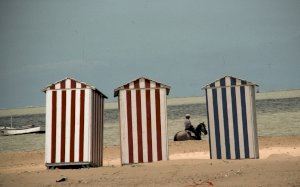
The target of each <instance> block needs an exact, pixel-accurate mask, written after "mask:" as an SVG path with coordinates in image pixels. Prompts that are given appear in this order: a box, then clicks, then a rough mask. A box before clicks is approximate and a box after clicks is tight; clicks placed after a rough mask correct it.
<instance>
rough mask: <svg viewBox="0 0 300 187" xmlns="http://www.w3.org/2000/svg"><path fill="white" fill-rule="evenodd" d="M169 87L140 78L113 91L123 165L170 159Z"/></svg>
mask: <svg viewBox="0 0 300 187" xmlns="http://www.w3.org/2000/svg"><path fill="white" fill-rule="evenodd" d="M169 91H170V86H167V85H165V84H162V83H159V82H156V81H153V80H151V79H148V78H145V77H141V78H138V79H136V80H134V81H132V82H129V83H127V84H125V85H123V86H120V87H118V88H117V89H115V90H114V96H115V97H118V103H119V122H120V129H121V159H122V164H131V163H145V162H155V161H160V160H168V133H167V98H166V97H167V95H168V94H169Z"/></svg>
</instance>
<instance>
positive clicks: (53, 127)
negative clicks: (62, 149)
mask: <svg viewBox="0 0 300 187" xmlns="http://www.w3.org/2000/svg"><path fill="white" fill-rule="evenodd" d="M51 130H52V131H51V163H55V155H56V153H55V150H56V91H53V92H52V125H51Z"/></svg>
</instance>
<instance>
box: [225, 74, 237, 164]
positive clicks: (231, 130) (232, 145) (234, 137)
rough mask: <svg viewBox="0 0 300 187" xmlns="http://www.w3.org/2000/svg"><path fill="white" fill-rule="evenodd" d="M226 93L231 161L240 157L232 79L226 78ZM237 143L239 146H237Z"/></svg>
mask: <svg viewBox="0 0 300 187" xmlns="http://www.w3.org/2000/svg"><path fill="white" fill-rule="evenodd" d="M225 86H226V88H225V91H226V100H227V102H226V103H227V116H228V129H229V141H230V155H231V159H235V158H237V155H239V147H238V142H239V140H238V138H239V137H238V134H235V133H234V132H237V129H234V126H233V113H232V100H231V98H232V94H231V88H230V86H231V81H230V77H225ZM236 143H237V144H236Z"/></svg>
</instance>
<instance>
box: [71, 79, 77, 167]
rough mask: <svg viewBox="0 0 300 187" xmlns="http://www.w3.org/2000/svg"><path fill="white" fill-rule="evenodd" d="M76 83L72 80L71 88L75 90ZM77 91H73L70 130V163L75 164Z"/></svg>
mask: <svg viewBox="0 0 300 187" xmlns="http://www.w3.org/2000/svg"><path fill="white" fill-rule="evenodd" d="M75 84H76V83H75V81H73V80H71V88H75ZM75 92H76V91H75V90H72V91H71V128H70V131H71V132H70V162H74V139H75V99H76V95H75Z"/></svg>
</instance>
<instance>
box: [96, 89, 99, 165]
mask: <svg viewBox="0 0 300 187" xmlns="http://www.w3.org/2000/svg"><path fill="white" fill-rule="evenodd" d="M95 98H96V113H95V115H96V123H95V125H96V135H95V140H96V149H95V153H96V165H97V166H98V161H99V150H98V147H99V142H98V137H99V116H98V113H99V97H98V95H97V93H95Z"/></svg>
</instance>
